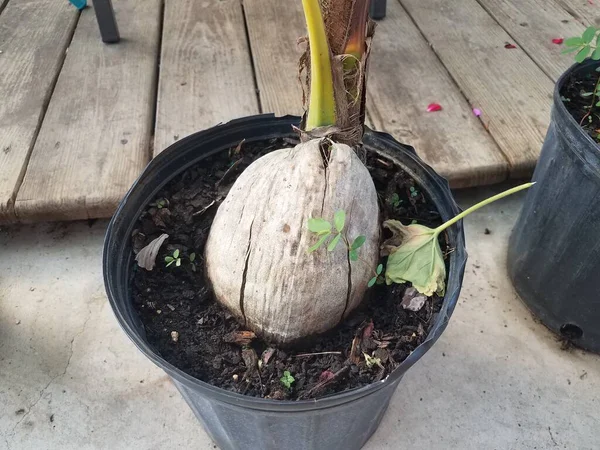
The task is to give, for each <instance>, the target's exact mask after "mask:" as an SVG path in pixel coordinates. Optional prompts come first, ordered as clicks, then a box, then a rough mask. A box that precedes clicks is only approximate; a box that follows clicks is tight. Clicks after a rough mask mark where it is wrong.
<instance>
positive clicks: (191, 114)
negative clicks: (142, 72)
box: [154, 0, 259, 155]
mask: <svg viewBox="0 0 600 450" xmlns="http://www.w3.org/2000/svg"><path fill="white" fill-rule="evenodd" d="M161 53H162V54H161V64H160V76H159V90H158V106H157V113H156V131H155V139H154V154H155V155H157V154H158V153H160V152H161V151H162V150H164V149H165V148H166V147H167V146H168V145H170V144H172V143H173V142H175V141H176V140H178V139H179V138H182V137H184V136H187V135H189V134H191V133H193V132H195V131H199V130H202V129H205V128H209V127H211V126H214V125H217V124H218V123H219V122H227V121H228V120H231V119H235V118H238V117H243V116H249V115H252V114H258V113H259V105H258V99H257V95H256V86H255V83H254V75H253V73H252V62H251V59H250V54H249V48H248V42H247V39H246V32H245V29H244V16H243V11H242V6H241V4H240V3H239V0H225V1H223V0H211V1H203V2H198V1H196V0H184V1H181V0H167V1H166V3H165V14H164V24H163V40H162V46H161Z"/></svg>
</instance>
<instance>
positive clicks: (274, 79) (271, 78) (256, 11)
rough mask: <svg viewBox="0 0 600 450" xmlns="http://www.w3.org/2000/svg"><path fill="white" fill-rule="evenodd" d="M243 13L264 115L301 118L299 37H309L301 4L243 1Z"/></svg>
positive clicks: (300, 50) (276, 0) (261, 0)
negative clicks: (273, 114)
mask: <svg viewBox="0 0 600 450" xmlns="http://www.w3.org/2000/svg"><path fill="white" fill-rule="evenodd" d="M244 11H245V14H246V23H247V24H248V35H249V37H250V45H251V48H252V57H253V59H254V68H255V70H256V81H257V83H258V89H259V92H260V100H261V104H262V109H263V112H272V113H275V114H277V115H284V114H296V115H301V114H302V112H303V109H302V88H301V87H300V83H299V82H298V60H299V59H300V55H301V54H302V49H301V48H300V46H298V38H300V37H301V36H305V35H306V28H305V25H304V16H303V14H302V3H301V2H299V1H294V2H289V1H281V0H244Z"/></svg>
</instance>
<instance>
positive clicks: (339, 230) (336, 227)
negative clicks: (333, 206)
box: [308, 209, 367, 261]
mask: <svg viewBox="0 0 600 450" xmlns="http://www.w3.org/2000/svg"><path fill="white" fill-rule="evenodd" d="M345 225H346V212H345V211H344V210H343V209H340V210H338V211H336V212H335V214H334V216H333V227H332V225H331V223H330V222H328V221H327V220H325V219H322V218H320V217H316V218H311V219H308V230H309V231H312V232H313V233H316V234H317V236H319V239H318V240H317V242H316V243H315V244H314V245H313V246H311V247H309V249H308V253H312V252H314V251H316V250H318V249H319V248H320V247H321V246H322V245H323V244H324V243H325V242H326V241H327V240H328V239H329V238H331V240H330V241H329V244H328V245H327V251H328V252H332V251H334V250H335V248H336V247H337V245H338V244H339V242H340V241H343V242H344V244H345V245H346V248H347V250H348V257H349V258H350V260H351V261H357V260H358V249H359V248H360V247H362V246H363V245H364V243H365V241H366V240H367V238H366V237H365V236H362V235H361V236H357V237H356V238H355V239H354V241H352V243H350V242H349V241H348V238H346V236H345V235H344V233H343V231H344V226H345Z"/></svg>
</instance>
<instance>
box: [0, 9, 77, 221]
mask: <svg viewBox="0 0 600 450" xmlns="http://www.w3.org/2000/svg"><path fill="white" fill-rule="evenodd" d="M78 17H79V12H78V11H77V10H76V9H75V8H73V7H71V6H70V5H69V3H68V2H57V1H55V0H12V1H11V2H10V4H9V5H8V6H6V8H5V9H4V11H2V14H1V15H0V51H2V53H1V54H0V221H7V220H13V219H14V213H13V202H14V197H15V194H16V192H17V189H18V187H19V185H20V184H21V180H22V179H23V175H24V173H25V168H26V167H27V160H28V159H29V155H30V153H31V148H32V146H33V142H34V141H35V137H36V135H37V132H38V128H39V124H40V121H41V120H42V118H43V116H44V112H45V109H46V105H47V102H48V99H49V97H50V94H51V92H52V88H53V86H54V83H55V81H56V77H57V76H58V72H59V70H60V67H61V65H62V62H63V59H64V54H65V48H66V47H67V45H68V44H69V40H70V39H71V35H72V33H73V29H74V27H75V25H76V23H77V18H78Z"/></svg>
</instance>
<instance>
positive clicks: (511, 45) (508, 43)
mask: <svg viewBox="0 0 600 450" xmlns="http://www.w3.org/2000/svg"><path fill="white" fill-rule="evenodd" d="M504 48H517V46H516V45H515V44H511V43H510V42H507V43H506V44H504Z"/></svg>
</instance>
